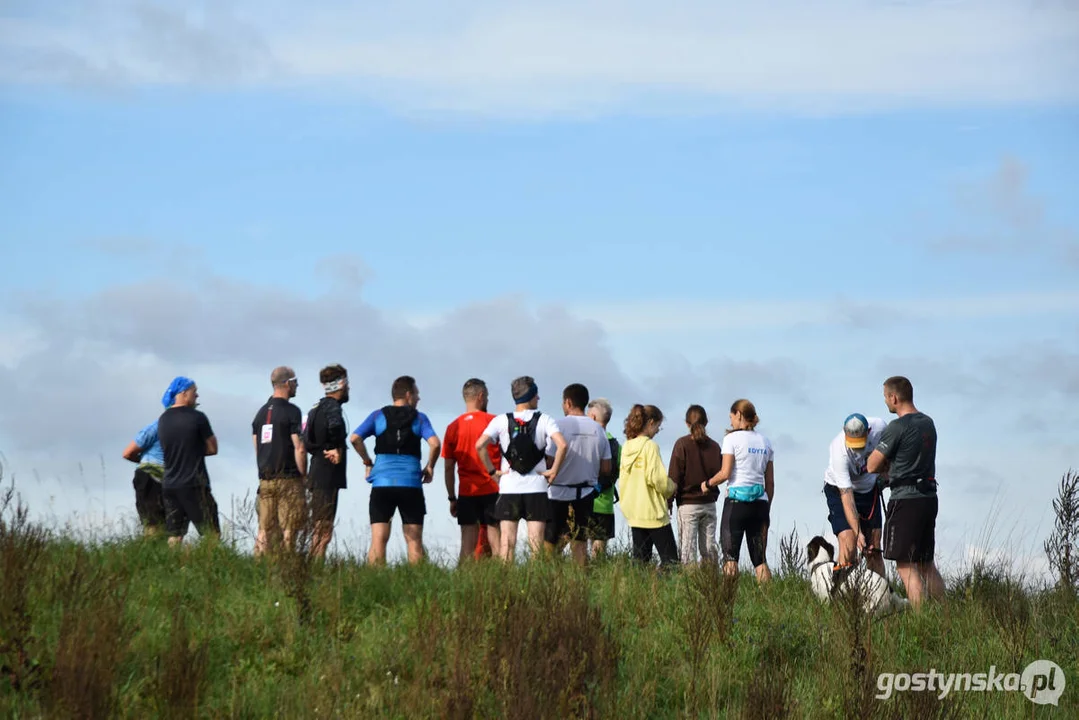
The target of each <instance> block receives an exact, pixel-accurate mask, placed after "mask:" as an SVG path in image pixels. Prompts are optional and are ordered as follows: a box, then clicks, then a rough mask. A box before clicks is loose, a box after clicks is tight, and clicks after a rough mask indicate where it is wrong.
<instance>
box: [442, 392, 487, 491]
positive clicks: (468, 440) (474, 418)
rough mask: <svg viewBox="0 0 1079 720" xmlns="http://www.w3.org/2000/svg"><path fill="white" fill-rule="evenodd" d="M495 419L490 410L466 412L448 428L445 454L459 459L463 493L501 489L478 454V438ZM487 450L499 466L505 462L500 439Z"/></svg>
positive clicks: (443, 455)
mask: <svg viewBox="0 0 1079 720" xmlns="http://www.w3.org/2000/svg"><path fill="white" fill-rule="evenodd" d="M493 419H494V415H492V414H490V413H485V412H471V413H465V414H464V415H461V416H460V417H459V418H457V419H456V420H454V421H453V422H451V423H450V426H449V427H448V428H446V435H445V438H444V440H443V442H442V457H443V458H445V459H447V460H453V461H454V462H456V463H457V478H458V481H459V483H460V488H459V489H458V491H457V494H458V495H460V496H462V497H474V496H476V495H490V494H491V493H497V492H498V483H497V482H495V481H494V480H492V479H491V476H490V475H488V474H487V470H486V468H484V467H483V464H482V463H481V462H480V460H479V457H477V456H476V441H477V440H479V439H480V435H482V434H483V431H484V430H486V429H487V426H488V425H489V424H490V422H491V420H493ZM487 454H488V456H490V458H491V463H492V464H493V465H494V466H495V467H496V468H497V467H499V466H500V465H501V463H502V448H501V447H499V446H498V445H497V444H496V443H491V444H490V445H488V446H487Z"/></svg>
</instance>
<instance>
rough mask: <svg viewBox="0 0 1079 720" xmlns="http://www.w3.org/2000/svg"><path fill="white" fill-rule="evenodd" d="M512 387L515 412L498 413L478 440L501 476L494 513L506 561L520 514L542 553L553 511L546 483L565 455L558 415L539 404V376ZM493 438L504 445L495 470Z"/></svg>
mask: <svg viewBox="0 0 1079 720" xmlns="http://www.w3.org/2000/svg"><path fill="white" fill-rule="evenodd" d="M510 392H512V393H513V402H514V403H515V404H516V408H515V410H514V412H513V413H506V414H504V415H496V416H495V417H494V419H493V420H491V422H490V424H489V425H488V426H487V429H486V430H484V432H483V434H482V435H480V437H479V439H478V440H477V441H476V455H477V457H479V459H480V462H482V463H483V466H484V468H486V470H487V472H488V473H489V474H490V475H491V477H492V478H494V479H496V480H497V481H498V500H496V501H495V511H494V514H495V517H496V518H497V519H498V521H499V529H500V534H501V537H500V538H499V540H500V545H501V547H500V548H499V557H501V558H502V559H503V560H505V561H506V562H510V561H512V560H513V553H514V550H515V549H516V547H517V528H518V525H519V523H520V521H521V520H524V521H525V522H526V523H527V527H528V543H529V547H530V548H531V550H532V557H533V558H535V557H537V556H539V554H540V551H541V550H542V547H543V545H542V544H543V533H544V529H545V528H546V526H547V521H548V520H549V519H550V513H551V509H550V499H549V498H548V496H547V487H548V485H549V484H550V483H551V482H553V481H554V479H555V478H557V477H558V473H559V472H560V471H561V468H562V462H563V459H564V458H565V456H566V439H565V438H564V437H563V436H562V432H561V430H560V429H559V427H558V424H557V423H556V422H555V419H554V418H553V417H551V416H550V415H547V414H546V413H541V412H539V410H538V408H539V389H538V388H537V387H536V382H535V380H533V379H532V378H530V377H528V376H527V375H526V376H523V377H519V378H517V379H516V380H514V381H513V382H512V383H511V384H510ZM548 440H550V441H553V442H554V444H555V447H556V450H555V455H554V462H553V463H552V464H551V467H550V468H548V467H547V463H546V454H545V452H544V450H545V449H546V447H547V443H548ZM492 442H496V443H498V444H499V445H500V446H501V448H502V469H501V470H495V467H494V465H492V464H491V458H490V457H489V456H488V453H487V446H488V445H489V444H490V443H492Z"/></svg>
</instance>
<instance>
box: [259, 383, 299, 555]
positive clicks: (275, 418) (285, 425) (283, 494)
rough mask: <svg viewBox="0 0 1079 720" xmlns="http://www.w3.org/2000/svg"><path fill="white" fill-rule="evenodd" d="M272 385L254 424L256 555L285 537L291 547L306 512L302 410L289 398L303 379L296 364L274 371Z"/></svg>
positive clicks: (294, 395) (277, 543) (285, 541)
mask: <svg viewBox="0 0 1079 720" xmlns="http://www.w3.org/2000/svg"><path fill="white" fill-rule="evenodd" d="M270 384H271V385H272V386H273V395H271V396H270V399H269V400H267V401H266V404H265V405H263V406H262V407H261V408H259V410H258V412H257V413H255V419H254V420H253V421H252V422H251V440H252V441H253V443H254V445H255V458H256V460H257V461H258V471H259V488H258V502H257V508H258V519H259V531H258V537H257V538H256V540H255V554H256V555H261V554H262V553H265V552H266V551H267V550H269V549H270V548H271V547H276V546H277V545H279V544H280V542H281V541H282V540H283V541H284V543H285V545H287V546H288V547H289V548H290V549H291V548H293V547H294V544H295V542H296V533H297V532H298V531H299V530H300V528H302V527H303V524H304V521H305V519H306V516H307V499H306V496H305V494H304V491H305V489H304V483H305V479H306V476H307V450H306V448H305V446H304V442H303V428H302V426H303V413H302V412H301V411H300V408H298V407H297V406H296V405H294V404H293V403H291V402H290V400H291V398H294V397H296V388H297V386H298V384H299V381H298V380H297V379H296V373H294V372H293V371H292V368H290V367H286V366H282V367H278V368H274V370H273V372H272V373H270Z"/></svg>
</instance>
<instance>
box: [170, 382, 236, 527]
mask: <svg viewBox="0 0 1079 720" xmlns="http://www.w3.org/2000/svg"><path fill="white" fill-rule="evenodd" d="M198 398H199V390H198V386H197V385H195V382H194V381H193V380H190V379H189V378H185V377H177V378H175V379H174V380H173V381H172V383H171V384H170V385H169V387H168V389H167V390H166V391H165V394H164V396H162V398H161V404H162V405H164V406H165V412H164V413H162V415H161V417H160V418H158V420H157V437H158V440H159V441H160V442H161V449H162V451H163V452H164V455H165V474H164V476H163V477H162V479H161V500H162V502H163V503H164V505H165V532H166V533H167V534H168V536H169V544H170V545H179V544H180V543H182V542H183V539H184V535H186V534H187V529H188V527H189V524H190V523H194V524H195V527H196V529H197V530H198V531H199V535H201V536H205V535H207V534H212V535H219V534H220V533H221V525H220V522H219V520H218V515H217V502H216V501H215V500H214V496H213V493H212V492H211V491H210V475H209V473H208V472H206V457H207V456H209V455H216V454H217V438H216V437H214V431H213V428H211V427H210V420H209V418H207V417H206V415H205V413H203V412H202V411H200V410H196V409H195V406H196V405H198Z"/></svg>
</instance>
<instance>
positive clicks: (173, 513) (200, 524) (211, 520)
mask: <svg viewBox="0 0 1079 720" xmlns="http://www.w3.org/2000/svg"><path fill="white" fill-rule="evenodd" d="M161 500H162V503H163V504H164V506H165V532H166V533H167V534H168V536H169V537H183V536H184V535H187V530H188V527H189V525H191V524H193V525H194V526H195V529H196V530H198V531H199V535H207V534H217V535H220V534H221V522H220V520H219V519H218V516H217V501H216V500H214V494H213V493H212V492H211V491H210V488H209V486H205V487H182V488H164V489H162V491H161Z"/></svg>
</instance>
